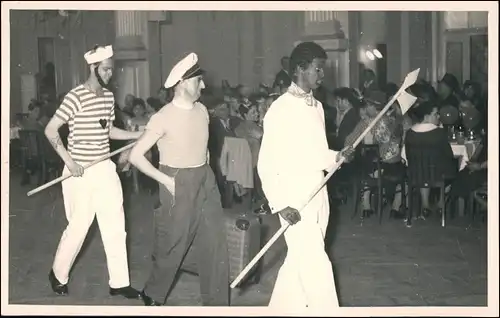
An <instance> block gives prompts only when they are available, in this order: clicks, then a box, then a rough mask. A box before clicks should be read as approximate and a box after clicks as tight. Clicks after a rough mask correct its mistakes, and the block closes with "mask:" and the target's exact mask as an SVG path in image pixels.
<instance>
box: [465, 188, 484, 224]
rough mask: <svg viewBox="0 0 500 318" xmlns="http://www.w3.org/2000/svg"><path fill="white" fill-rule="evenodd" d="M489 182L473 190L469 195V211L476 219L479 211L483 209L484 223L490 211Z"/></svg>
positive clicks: (473, 218)
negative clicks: (488, 205)
mask: <svg viewBox="0 0 500 318" xmlns="http://www.w3.org/2000/svg"><path fill="white" fill-rule="evenodd" d="M487 204H488V184H487V183H484V184H483V185H482V186H481V187H479V188H478V189H476V190H474V191H472V192H471V194H470V197H469V213H470V216H471V218H472V220H473V221H474V220H475V218H476V215H477V214H478V212H479V211H482V214H483V215H482V216H483V217H482V221H483V223H484V221H485V219H486V214H487V211H488V207H487Z"/></svg>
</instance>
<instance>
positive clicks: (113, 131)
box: [109, 123, 142, 140]
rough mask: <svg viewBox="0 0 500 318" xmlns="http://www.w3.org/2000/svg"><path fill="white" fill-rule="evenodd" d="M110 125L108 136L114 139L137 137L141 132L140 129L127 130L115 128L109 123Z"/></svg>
mask: <svg viewBox="0 0 500 318" xmlns="http://www.w3.org/2000/svg"><path fill="white" fill-rule="evenodd" d="M110 125H111V127H110V129H109V138H110V139H115V140H130V139H138V138H139V137H140V136H141V135H142V132H140V131H127V130H123V129H120V128H117V127H115V126H114V125H113V123H110Z"/></svg>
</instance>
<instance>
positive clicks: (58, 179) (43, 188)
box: [28, 142, 135, 196]
mask: <svg viewBox="0 0 500 318" xmlns="http://www.w3.org/2000/svg"><path fill="white" fill-rule="evenodd" d="M134 145H135V142H134V143H131V144H128V145H126V146H123V147H121V148H120V149H117V150H115V151H113V152H111V153H109V154H107V155H106V156H103V157H101V158H99V159H96V160H94V161H92V162H91V163H89V164H87V165H85V166H84V167H83V168H84V169H87V168H89V167H92V166H93V165H95V164H97V163H99V162H101V161H104V160H106V159H109V158H111V157H113V156H114V155H117V154H119V153H121V152H124V151H125V150H128V149H130V148H132V147H133V146H134ZM70 177H72V175H71V174H69V175H65V176H60V177H59V178H57V179H54V180H52V181H50V182H47V183H46V184H44V185H41V186H39V187H38V188H35V189H33V190H31V191H30V192H28V196H32V195H33V194H35V193H38V192H40V191H42V190H45V189H47V188H49V187H51V186H53V185H54V184H57V183H59V182H62V181H64V180H66V179H68V178H70Z"/></svg>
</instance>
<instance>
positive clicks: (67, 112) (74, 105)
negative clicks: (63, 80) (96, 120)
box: [54, 91, 80, 123]
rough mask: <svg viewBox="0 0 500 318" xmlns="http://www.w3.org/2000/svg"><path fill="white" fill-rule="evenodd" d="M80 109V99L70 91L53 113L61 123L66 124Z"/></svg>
mask: <svg viewBox="0 0 500 318" xmlns="http://www.w3.org/2000/svg"><path fill="white" fill-rule="evenodd" d="M79 107H80V99H79V98H78V95H77V94H76V93H75V92H73V91H70V92H69V93H68V94H66V96H64V99H63V102H62V103H61V105H60V106H59V108H58V109H57V110H56V112H55V114H54V115H55V116H57V117H58V118H59V119H61V120H62V121H63V122H65V123H66V122H68V121H69V120H70V119H71V118H73V117H74V116H75V114H76V112H77V111H78V109H79Z"/></svg>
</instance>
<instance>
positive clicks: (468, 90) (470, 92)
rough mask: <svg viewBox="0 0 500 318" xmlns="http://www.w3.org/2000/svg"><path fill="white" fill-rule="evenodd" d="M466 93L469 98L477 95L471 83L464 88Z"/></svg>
mask: <svg viewBox="0 0 500 318" xmlns="http://www.w3.org/2000/svg"><path fill="white" fill-rule="evenodd" d="M464 94H465V96H467V98H473V97H474V95H475V91H474V88H473V87H472V86H471V85H469V86H466V87H465V89H464Z"/></svg>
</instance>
